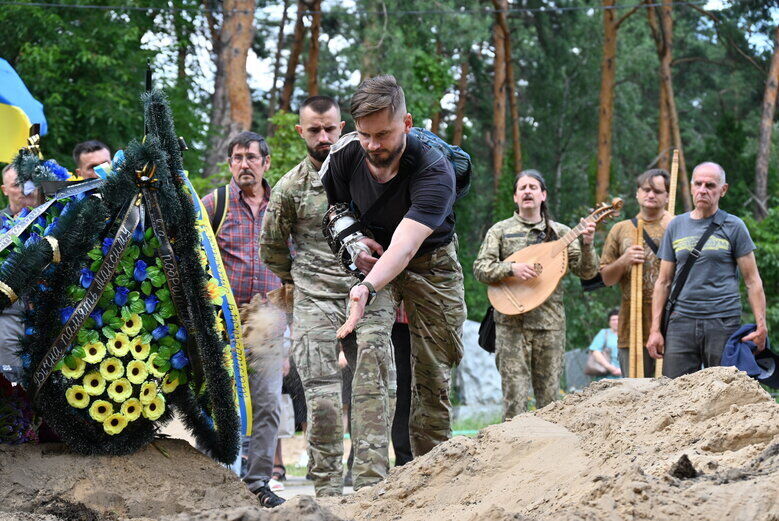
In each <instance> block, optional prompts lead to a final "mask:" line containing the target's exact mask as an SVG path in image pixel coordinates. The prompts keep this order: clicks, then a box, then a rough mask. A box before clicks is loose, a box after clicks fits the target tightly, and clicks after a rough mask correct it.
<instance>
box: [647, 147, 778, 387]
mask: <svg viewBox="0 0 779 521" xmlns="http://www.w3.org/2000/svg"><path fill="white" fill-rule="evenodd" d="M691 184H692V192H693V198H694V203H695V209H694V210H693V211H692V212H690V213H685V214H682V215H679V216H677V217H676V218H674V219H673V220H672V221H671V223H670V224H669V225H668V228H667V229H666V231H665V235H664V236H663V241H662V244H661V245H660V251H659V252H658V254H657V256H658V257H659V258H660V259H661V262H660V274H659V275H658V278H657V282H656V283H655V290H654V293H653V296H652V328H651V330H650V332H649V339H648V340H647V349H648V351H649V354H650V355H651V356H652V357H653V358H663V359H664V363H663V376H668V377H671V378H675V377H677V376H681V375H684V374H689V373H694V372H695V371H698V370H699V369H700V368H701V366H703V367H710V366H715V365H719V364H720V359H721V358H722V351H723V349H724V347H725V342H726V341H727V339H728V338H729V337H730V335H732V334H733V332H735V331H736V329H738V327H739V325H740V323H741V298H740V295H739V280H738V279H739V276H738V274H739V272H740V273H741V275H742V277H743V278H744V283H745V284H746V287H747V293H748V297H749V304H750V306H751V308H752V311H753V313H754V315H755V322H756V323H757V329H756V330H755V331H754V332H753V333H750V334H749V335H747V336H745V337H744V338H743V339H742V340H745V341H746V340H751V341H753V342H754V343H755V344H756V345H757V348H758V351H762V350H763V349H764V348H765V339H766V336H767V334H768V331H767V329H766V319H765V308H766V303H765V293H764V292H763V283H762V281H761V280H760V274H759V273H758V270H757V263H756V262H755V254H754V250H755V244H754V243H753V242H752V238H751V237H750V236H749V231H748V230H747V227H746V225H744V221H742V220H741V219H739V218H738V217H736V216H734V215H730V214H725V213H724V212H723V210H720V209H719V200H720V199H721V198H722V196H723V195H725V192H727V190H728V185H727V183H726V182H725V171H724V170H723V169H722V167H721V166H719V165H718V164H716V163H701V164H700V165H698V166H696V167H695V169H694V170H693V173H692V183H691ZM718 212H721V213H720V218H722V217H724V219H723V220H722V223H721V226H719V227H718V228H716V229H715V231H714V233H713V234H712V235H711V236H710V237H709V239H708V240H707V241H706V244H704V245H703V247H702V248H701V251H700V257H699V258H698V259H697V261H696V262H695V264H693V266H692V268H691V270H690V273H689V276H688V278H687V281H686V282H685V284H684V285H683V286H682V290H681V292H680V293H679V296H678V298H677V300H676V305H675V307H674V309H673V312H672V313H671V316H670V317H669V320H668V324H667V330H666V332H665V337H663V333H662V332H661V331H660V323H661V320H662V316H663V309H664V308H665V304H666V301H667V299H668V296H669V293H670V291H671V285H672V283H675V280H676V279H677V278H678V276H679V273H680V271H681V270H682V267H683V266H684V264H685V263H686V262H687V259H688V257H689V256H690V252H691V251H692V250H693V249H694V248H695V246H696V245H697V244H698V241H699V240H700V238H701V236H702V235H703V233H704V232H705V231H706V229H707V228H708V227H709V225H710V224H711V223H712V221H714V219H715V216H716V214H717V213H718Z"/></svg>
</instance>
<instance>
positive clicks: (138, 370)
mask: <svg viewBox="0 0 779 521" xmlns="http://www.w3.org/2000/svg"><path fill="white" fill-rule="evenodd" d="M126 374H127V379H128V380H130V382H132V383H134V384H135V385H141V384H142V383H143V382H145V381H146V377H147V376H148V375H149V371H147V370H146V362H144V361H143V360H133V361H132V362H130V363H129V364H127V371H126Z"/></svg>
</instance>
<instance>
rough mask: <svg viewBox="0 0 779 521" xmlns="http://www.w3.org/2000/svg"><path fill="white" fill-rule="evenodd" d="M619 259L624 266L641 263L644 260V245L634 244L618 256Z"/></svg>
mask: <svg viewBox="0 0 779 521" xmlns="http://www.w3.org/2000/svg"><path fill="white" fill-rule="evenodd" d="M619 261H620V262H622V263H623V264H625V265H626V266H632V265H634V264H641V263H643V262H644V247H643V246H641V245H640V244H634V245H633V246H631V247H630V248H628V249H627V250H625V253H623V254H622V255H621V256H620V257H619Z"/></svg>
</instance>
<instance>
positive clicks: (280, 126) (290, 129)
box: [265, 110, 306, 186]
mask: <svg viewBox="0 0 779 521" xmlns="http://www.w3.org/2000/svg"><path fill="white" fill-rule="evenodd" d="M271 123H273V124H274V125H275V126H276V132H275V133H274V134H273V137H270V138H268V146H269V147H270V155H271V159H272V161H271V168H270V170H268V172H267V173H266V174H265V178H266V179H267V180H268V182H269V183H270V184H271V186H273V185H275V184H276V181H278V180H279V179H280V178H281V176H283V175H284V174H286V173H287V172H289V171H290V170H291V169H292V168H294V167H295V165H297V164H298V163H300V162H301V161H302V160H303V159H304V158H305V157H306V143H305V141H303V139H302V138H301V137H300V136H299V135H298V133H297V131H296V130H295V125H297V124H298V116H297V114H293V113H291V112H285V111H283V110H282V111H279V112H277V113H276V114H274V115H273V117H272V118H271Z"/></svg>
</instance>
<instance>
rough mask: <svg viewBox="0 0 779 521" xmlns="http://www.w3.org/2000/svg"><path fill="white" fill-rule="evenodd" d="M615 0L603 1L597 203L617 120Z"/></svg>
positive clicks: (605, 188)
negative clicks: (615, 119) (615, 104)
mask: <svg viewBox="0 0 779 521" xmlns="http://www.w3.org/2000/svg"><path fill="white" fill-rule="evenodd" d="M614 4H615V0H604V1H603V7H604V9H603V57H602V58H601V77H600V108H599V110H598V169H597V174H596V178H595V202H596V203H599V202H601V201H605V200H606V199H607V197H608V194H609V182H610V180H611V126H612V120H613V117H614V76H615V73H616V65H617V63H616V62H617V23H616V21H615V10H614V9H613V7H614Z"/></svg>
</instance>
